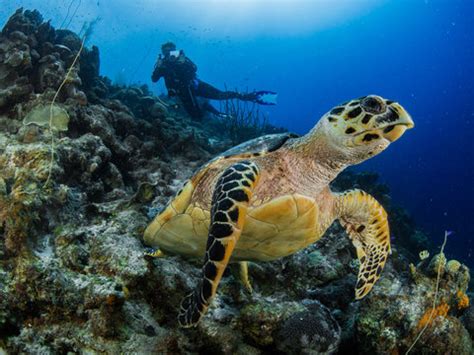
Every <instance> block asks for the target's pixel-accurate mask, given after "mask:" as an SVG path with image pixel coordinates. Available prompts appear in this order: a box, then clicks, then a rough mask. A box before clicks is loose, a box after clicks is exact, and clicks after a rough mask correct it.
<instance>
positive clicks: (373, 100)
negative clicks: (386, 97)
mask: <svg viewBox="0 0 474 355" xmlns="http://www.w3.org/2000/svg"><path fill="white" fill-rule="evenodd" d="M360 106H361V107H362V108H363V109H364V111H366V112H370V113H375V114H379V113H382V112H384V111H385V109H386V105H385V102H384V101H383V100H382V99H381V98H380V97H378V96H367V97H366V98H364V99H363V100H362V101H361V102H360Z"/></svg>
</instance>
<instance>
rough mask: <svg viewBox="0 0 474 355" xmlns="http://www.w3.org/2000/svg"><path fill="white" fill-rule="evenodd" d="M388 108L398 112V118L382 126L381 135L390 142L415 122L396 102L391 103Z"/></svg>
mask: <svg viewBox="0 0 474 355" xmlns="http://www.w3.org/2000/svg"><path fill="white" fill-rule="evenodd" d="M389 109H391V110H392V111H394V112H396V113H397V114H398V119H397V120H396V121H394V122H391V123H390V125H388V126H386V127H384V128H383V131H382V136H383V137H384V138H385V139H387V140H388V141H390V142H395V141H396V140H397V139H399V138H400V137H401V136H402V135H403V133H405V131H406V130H407V129H410V128H413V127H415V123H414V122H413V119H412V118H411V116H410V115H409V114H408V112H406V111H405V109H404V108H403V107H402V106H401V105H399V104H398V103H392V104H391V105H390V108H389Z"/></svg>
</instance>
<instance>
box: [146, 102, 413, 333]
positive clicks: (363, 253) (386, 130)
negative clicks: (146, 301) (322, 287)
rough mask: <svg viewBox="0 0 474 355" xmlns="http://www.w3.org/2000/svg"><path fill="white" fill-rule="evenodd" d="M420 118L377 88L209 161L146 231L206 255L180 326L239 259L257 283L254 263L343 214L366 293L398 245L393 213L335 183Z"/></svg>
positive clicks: (153, 240)
mask: <svg viewBox="0 0 474 355" xmlns="http://www.w3.org/2000/svg"><path fill="white" fill-rule="evenodd" d="M413 126H414V123H413V120H412V119H411V117H410V115H409V114H408V113H407V112H406V111H405V109H404V108H403V107H402V106H401V105H400V104H398V103H397V102H394V101H390V100H386V99H384V98H382V97H380V96H376V95H370V96H366V97H362V98H359V99H354V100H351V101H349V102H346V103H344V104H341V105H338V106H336V107H334V108H333V109H332V110H330V111H329V112H328V113H326V114H325V115H323V116H322V118H321V119H320V120H319V121H318V123H317V124H316V125H315V127H314V128H313V129H312V130H311V131H310V132H309V133H307V134H306V135H304V136H302V137H298V136H296V135H293V134H289V133H283V134H274V135H267V136H263V137H260V138H257V139H254V140H251V141H249V142H246V143H243V144H241V145H239V146H237V147H235V148H232V149H230V150H228V151H227V152H225V153H223V154H222V155H219V156H218V157H216V158H215V159H213V160H211V161H210V162H209V163H207V164H206V165H204V166H203V167H202V168H201V169H200V170H199V171H198V172H197V173H196V174H195V175H194V176H193V177H192V178H191V179H190V180H188V181H187V182H186V183H185V184H184V186H183V188H182V189H181V190H180V191H179V192H178V194H177V195H176V196H175V197H174V199H173V200H172V201H171V202H170V203H169V204H168V206H167V207H166V208H165V209H164V210H163V211H162V212H161V213H160V214H158V215H157V216H156V217H155V218H154V220H153V221H152V222H151V223H150V224H149V226H148V227H147V229H146V230H145V233H144V241H145V243H146V244H148V245H150V246H152V247H154V248H157V254H158V255H166V254H180V255H183V256H186V257H191V258H193V257H194V258H195V257H197V258H202V257H203V256H204V263H203V267H202V279H201V280H200V282H199V285H198V286H197V287H196V289H195V290H194V292H192V293H191V294H189V295H188V296H186V297H185V298H184V299H183V301H182V303H181V310H180V314H179V316H178V321H179V323H180V325H181V326H183V327H190V326H195V325H196V324H197V323H198V322H199V320H200V319H201V318H202V316H203V315H204V314H205V312H206V310H207V308H208V306H209V304H210V302H211V300H212V298H213V296H214V295H215V294H216V291H217V287H218V284H219V281H220V280H221V277H222V274H223V273H224V270H225V268H226V267H227V265H228V264H229V263H232V262H238V263H240V270H241V276H242V280H243V282H244V285H246V286H247V287H248V288H250V283H249V282H248V267H247V262H248V261H268V260H274V259H278V258H281V257H284V256H287V255H290V254H293V253H295V252H297V251H298V250H301V249H303V248H305V247H306V246H308V245H310V244H312V243H314V242H316V241H317V240H319V239H320V238H321V237H322V236H323V234H324V233H325V231H326V230H327V229H328V227H329V226H330V225H331V224H332V223H333V221H334V220H336V219H338V220H339V221H340V223H341V224H342V225H343V226H344V227H345V229H346V231H347V234H348V236H349V238H350V239H351V240H352V243H353V245H354V247H355V248H356V252H357V257H358V259H359V261H360V269H359V273H358V278H357V283H356V286H355V298H356V299H361V298H362V297H364V296H365V295H367V293H368V292H369V291H370V290H371V289H372V287H373V285H374V284H375V282H376V281H377V280H378V278H379V277H380V273H381V272H382V269H383V267H384V265H385V262H386V260H387V256H388V254H389V253H390V235H389V225H388V221H387V213H386V212H385V210H384V208H383V207H382V206H381V205H380V204H379V203H378V202H377V201H376V200H375V198H374V197H372V196H371V195H369V194H367V193H366V192H364V191H361V190H350V191H346V192H343V193H334V192H331V190H330V188H329V183H330V182H331V181H332V180H334V179H335V178H336V176H337V175H338V174H339V173H340V172H341V171H342V170H343V169H345V168H346V167H348V166H350V165H354V164H358V163H360V162H362V161H364V160H366V159H368V158H370V157H373V156H375V155H377V154H379V153H380V152H382V151H383V150H385V149H386V148H387V147H388V146H389V145H390V143H392V142H394V141H395V140H397V139H398V138H400V137H401V136H402V135H403V133H404V132H405V131H406V130H407V129H409V128H412V127H413Z"/></svg>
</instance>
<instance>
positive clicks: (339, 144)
mask: <svg viewBox="0 0 474 355" xmlns="http://www.w3.org/2000/svg"><path fill="white" fill-rule="evenodd" d="M412 127H414V123H413V120H412V119H411V117H410V115H409V114H408V113H407V112H406V111H405V109H404V108H403V107H402V106H401V105H400V104H398V103H397V102H394V101H390V100H387V99H384V98H382V97H380V96H376V95H370V96H365V97H361V98H359V99H355V100H351V101H349V102H346V103H344V104H341V105H339V106H336V107H334V108H333V109H332V110H331V111H329V112H328V113H326V114H325V115H324V116H323V117H322V118H321V120H320V121H319V123H318V124H317V126H316V127H315V130H316V132H318V133H319V134H323V136H325V138H326V142H327V143H328V144H330V145H331V146H333V147H334V148H335V149H336V150H337V151H338V153H339V154H338V155H339V156H340V157H341V158H342V159H344V160H346V162H347V163H348V164H357V163H360V162H362V161H364V160H366V159H368V158H370V157H373V156H375V155H377V154H379V153H380V152H382V151H383V150H384V149H386V148H387V147H388V146H389V145H390V143H393V142H395V141H396V140H397V139H399V138H400V137H401V136H402V135H403V133H405V131H406V130H407V129H410V128H412ZM319 134H318V135H319Z"/></svg>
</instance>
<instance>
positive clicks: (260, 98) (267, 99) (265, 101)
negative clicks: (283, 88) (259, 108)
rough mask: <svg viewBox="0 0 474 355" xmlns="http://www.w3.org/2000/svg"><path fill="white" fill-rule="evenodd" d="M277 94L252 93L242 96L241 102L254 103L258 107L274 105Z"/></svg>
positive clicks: (271, 92)
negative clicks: (258, 105)
mask: <svg viewBox="0 0 474 355" xmlns="http://www.w3.org/2000/svg"><path fill="white" fill-rule="evenodd" d="M277 98H278V94H277V93H276V92H273V91H266V90H262V91H254V92H251V93H249V94H244V95H242V100H246V101H252V102H256V103H258V104H260V105H276V104H277Z"/></svg>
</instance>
